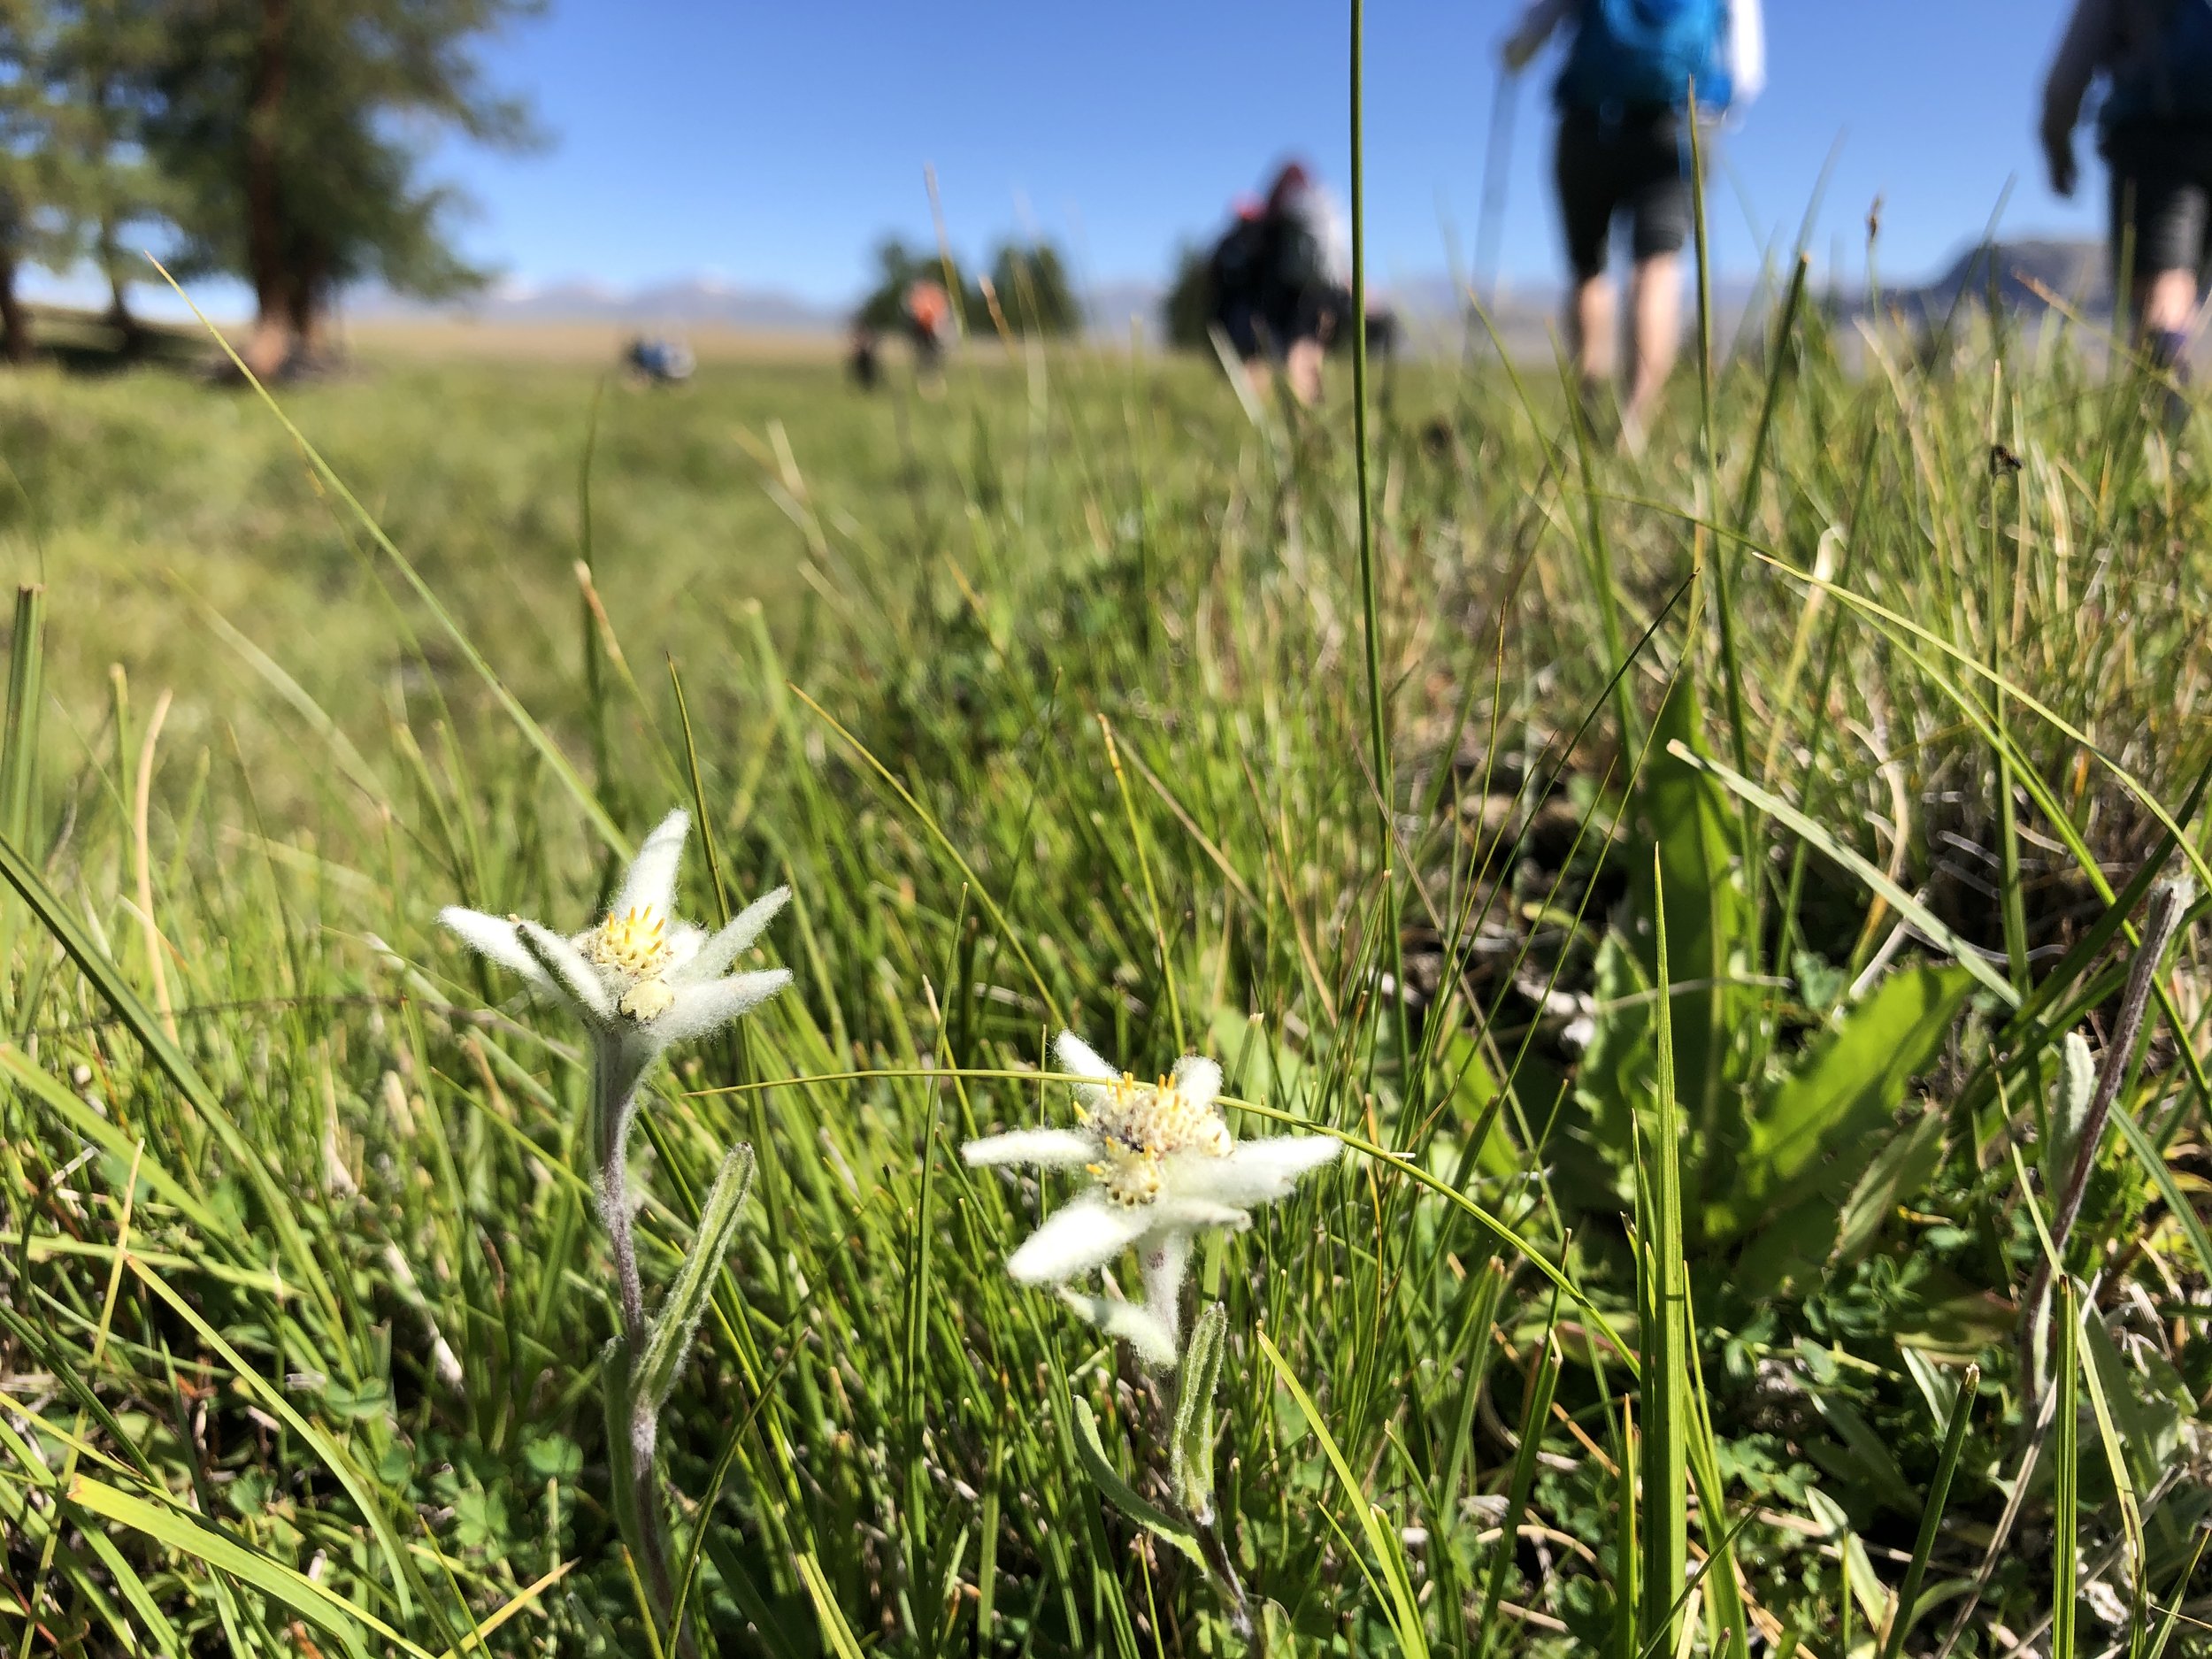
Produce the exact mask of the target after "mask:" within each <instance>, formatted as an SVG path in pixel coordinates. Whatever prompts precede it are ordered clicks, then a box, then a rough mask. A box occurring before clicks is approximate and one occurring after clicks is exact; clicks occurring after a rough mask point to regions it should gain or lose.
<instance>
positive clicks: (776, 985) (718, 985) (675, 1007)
mask: <svg viewBox="0 0 2212 1659" xmlns="http://www.w3.org/2000/svg"><path fill="white" fill-rule="evenodd" d="M790 983H791V974H790V972H789V971H788V970H787V969H783V968H772V969H771V970H769V971H768V972H765V973H733V974H732V975H731V976H730V977H729V978H728V979H710V980H709V981H708V982H707V983H706V984H704V985H699V984H695V983H692V982H683V983H680V984H677V985H673V986H671V987H669V988H670V989H671V990H672V991H674V992H675V994H676V1000H675V1001H674V1002H671V1003H670V1004H669V1005H668V1011H667V1012H665V1013H664V1014H663V1015H661V1016H660V1018H657V1019H656V1020H654V1021H653V1023H652V1025H650V1027H649V1030H650V1031H651V1032H652V1033H653V1038H654V1040H655V1041H657V1042H661V1043H672V1042H681V1041H684V1040H685V1039H686V1038H687V1037H703V1036H704V1035H706V1033H709V1032H710V1031H713V1030H715V1029H717V1028H718V1027H719V1026H723V1025H728V1024H729V1023H730V1021H732V1020H733V1019H735V1018H737V1017H738V1016H739V1015H740V1014H744V1013H749V1012H750V1011H751V1010H754V1009H756V1008H758V1007H759V1006H760V1005H761V1004H762V1003H763V1002H766V1001H767V1000H768V999H769V998H770V997H772V996H773V995H775V994H776V993H777V992H779V991H780V990H782V989H783V987H785V986H787V985H788V984H790Z"/></svg>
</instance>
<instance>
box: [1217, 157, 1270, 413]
mask: <svg viewBox="0 0 2212 1659" xmlns="http://www.w3.org/2000/svg"><path fill="white" fill-rule="evenodd" d="M1266 272H1267V209H1266V208H1265V207H1264V206H1263V204H1261V203H1260V201H1259V199H1258V198H1257V197H1256V196H1239V197H1238V198H1237V201H1236V204H1235V205H1234V206H1233V208H1232V209H1231V210H1230V219H1229V228H1228V229H1227V230H1226V231H1225V232H1224V233H1223V234H1222V237H1221V240H1220V241H1219V242H1216V243H1215V244H1214V250H1213V253H1212V255H1211V256H1210V257H1209V259H1208V260H1207V263H1206V278H1207V281H1208V283H1209V285H1210V287H1211V288H1212V290H1213V321H1214V322H1215V324H1216V325H1217V326H1219V328H1220V330H1221V332H1222V333H1223V334H1225V335H1227V336H1228V339H1229V345H1230V347H1231V349H1233V350H1234V351H1235V352H1236V354H1237V360H1238V361H1239V362H1240V363H1243V364H1245V365H1260V372H1261V373H1262V374H1263V375H1264V374H1265V373H1266V369H1265V362H1264V359H1265V356H1266V347H1265V345H1264V344H1263V342H1262V339H1261V335H1262V333H1263V329H1264V327H1265V324H1264V321H1263V318H1262V315H1261V310H1262V307H1263V304H1264V303H1265V301H1264V299H1263V295H1262V285H1263V279H1264V277H1265V275H1266ZM1246 372H1247V373H1250V368H1249V367H1248V368H1247V371H1246Z"/></svg>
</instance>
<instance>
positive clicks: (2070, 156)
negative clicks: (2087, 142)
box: [2043, 131, 2078, 196]
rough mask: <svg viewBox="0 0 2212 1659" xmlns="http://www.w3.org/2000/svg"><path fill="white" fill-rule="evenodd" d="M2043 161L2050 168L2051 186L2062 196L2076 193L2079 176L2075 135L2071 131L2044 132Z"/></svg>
mask: <svg viewBox="0 0 2212 1659" xmlns="http://www.w3.org/2000/svg"><path fill="white" fill-rule="evenodd" d="M2043 161H2044V165H2046V166H2047V167H2048V168H2049V169H2050V173H2051V188H2052V189H2053V190H2055V191H2056V192H2057V193H2058V194H2059V195H2061V196H2071V195H2073V193H2074V181H2075V180H2076V178H2077V177H2078V173H2077V172H2076V170H2075V167H2074V135H2073V134H2072V133H2070V132H2066V133H2054V132H2048V131H2047V132H2046V133H2045V134H2043Z"/></svg>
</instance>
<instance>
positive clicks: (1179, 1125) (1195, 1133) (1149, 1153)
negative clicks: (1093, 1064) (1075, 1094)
mask: <svg viewBox="0 0 2212 1659" xmlns="http://www.w3.org/2000/svg"><path fill="white" fill-rule="evenodd" d="M1104 1093H1105V1099H1104V1101H1103V1102H1101V1103H1100V1105H1099V1106H1098V1108H1097V1110H1095V1112H1094V1113H1093V1114H1091V1121H1092V1126H1093V1127H1094V1129H1095V1130H1096V1131H1097V1132H1098V1136H1099V1140H1100V1141H1101V1142H1102V1147H1103V1150H1104V1156H1102V1157H1101V1158H1100V1159H1099V1161H1098V1162H1096V1163H1094V1164H1090V1165H1088V1166H1087V1167H1088V1169H1089V1170H1090V1172H1091V1173H1092V1174H1093V1175H1094V1176H1095V1177H1097V1179H1098V1182H1099V1184H1100V1185H1101V1186H1102V1187H1104V1188H1105V1189H1106V1195H1107V1196H1108V1197H1110V1198H1111V1199H1112V1200H1113V1201H1114V1202H1116V1203H1118V1204H1125V1205H1128V1206H1130V1207H1131V1208H1134V1207H1135V1206H1136V1205H1139V1204H1148V1203H1150V1202H1152V1201H1153V1200H1154V1199H1156V1198H1157V1197H1158V1196H1159V1195H1160V1160H1161V1159H1162V1158H1164V1157H1166V1156H1169V1155H1170V1154H1171V1153H1176V1152H1196V1153H1199V1154H1202V1155H1203V1156H1207V1157H1215V1158H1220V1157H1226V1156H1228V1155H1229V1152H1230V1150H1231V1149H1232V1148H1233V1147H1234V1146H1235V1144H1236V1142H1235V1139H1234V1137H1233V1136H1232V1135H1231V1134H1230V1133H1229V1125H1228V1124H1227V1123H1226V1122H1225V1120H1224V1119H1223V1118H1222V1116H1221V1113H1220V1112H1219V1111H1217V1110H1216V1109H1215V1108H1214V1106H1213V1104H1212V1103H1211V1102H1207V1103H1205V1104H1201V1103H1200V1102H1197V1101H1194V1100H1193V1099H1192V1098H1191V1097H1190V1096H1189V1095H1187V1094H1184V1093H1183V1091H1182V1090H1180V1089H1179V1088H1178V1087H1175V1085H1174V1084H1173V1083H1172V1082H1171V1081H1170V1080H1169V1079H1166V1078H1162V1079H1160V1080H1159V1081H1158V1082H1157V1083H1155V1084H1142V1083H1139V1082H1138V1081H1137V1080H1136V1079H1134V1078H1133V1077H1131V1076H1130V1075H1129V1074H1128V1073H1127V1072H1123V1073H1122V1075H1121V1077H1120V1078H1119V1079H1118V1080H1117V1081H1115V1082H1112V1083H1109V1084H1106V1085H1104Z"/></svg>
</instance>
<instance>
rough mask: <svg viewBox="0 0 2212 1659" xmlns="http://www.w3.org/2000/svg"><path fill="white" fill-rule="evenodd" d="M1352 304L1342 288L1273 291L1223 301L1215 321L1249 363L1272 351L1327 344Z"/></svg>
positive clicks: (1280, 351) (1238, 353) (1216, 312)
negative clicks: (1309, 342) (1306, 342)
mask: <svg viewBox="0 0 2212 1659" xmlns="http://www.w3.org/2000/svg"><path fill="white" fill-rule="evenodd" d="M1348 304H1349V298H1348V296H1347V295H1346V294H1345V293H1344V291H1343V290H1342V289H1340V288H1328V287H1319V288H1295V289H1271V290H1269V291H1268V292H1266V293H1265V294H1263V295H1260V296H1231V297H1228V298H1225V299H1223V300H1222V301H1221V302H1220V303H1219V305H1218V307H1217V309H1216V311H1215V312H1214V320H1215V321H1216V322H1217V323H1219V324H1220V325H1221V330H1222V332H1223V333H1224V334H1227V335H1228V336H1229V343H1230V345H1231V346H1233V348H1234V349H1235V350H1236V354H1237V356H1239V357H1242V358H1244V359H1245V360H1246V361H1247V362H1249V361H1251V360H1252V359H1253V358H1255V357H1261V356H1263V355H1264V354H1266V353H1267V352H1270V351H1272V352H1274V353H1276V354H1278V355H1280V354H1281V353H1284V352H1286V351H1288V350H1289V349H1290V348H1291V347H1292V346H1294V345H1295V344H1296V343H1297V342H1300V341H1302V340H1312V341H1317V342H1321V343H1323V344H1326V343H1327V342H1328V341H1329V339H1330V338H1331V336H1332V335H1333V334H1335V332H1336V327H1337V324H1338V322H1339V320H1340V319H1341V318H1342V316H1343V315H1344V312H1345V311H1346V310H1347V309H1348Z"/></svg>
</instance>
